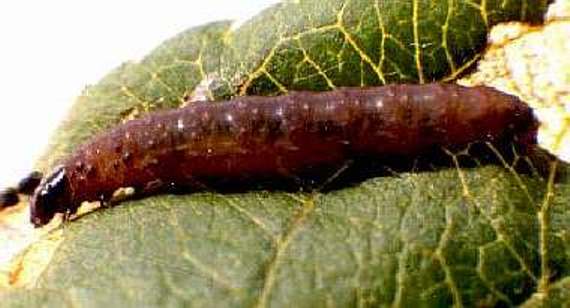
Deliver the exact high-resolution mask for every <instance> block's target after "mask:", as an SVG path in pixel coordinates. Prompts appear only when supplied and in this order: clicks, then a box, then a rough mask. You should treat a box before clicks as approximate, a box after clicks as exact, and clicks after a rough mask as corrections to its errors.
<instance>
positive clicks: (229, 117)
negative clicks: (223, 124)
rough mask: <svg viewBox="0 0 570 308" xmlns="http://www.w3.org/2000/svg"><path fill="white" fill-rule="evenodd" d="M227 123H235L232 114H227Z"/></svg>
mask: <svg viewBox="0 0 570 308" xmlns="http://www.w3.org/2000/svg"><path fill="white" fill-rule="evenodd" d="M226 121H228V122H233V121H234V117H233V116H232V114H231V113H226Z"/></svg>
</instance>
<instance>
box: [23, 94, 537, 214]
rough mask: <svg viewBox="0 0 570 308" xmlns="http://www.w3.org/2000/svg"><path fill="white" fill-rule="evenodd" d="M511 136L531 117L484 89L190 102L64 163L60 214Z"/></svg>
mask: <svg viewBox="0 0 570 308" xmlns="http://www.w3.org/2000/svg"><path fill="white" fill-rule="evenodd" d="M513 135H520V136H525V138H527V137H528V136H530V138H531V139H533V138H534V137H535V135H536V121H535V119H534V116H533V114H532V110H531V109H530V108H529V107H528V106H527V105H525V104H524V103H522V102H521V101H519V100H518V99H517V98H515V97H513V96H510V95H507V94H504V93H501V92H499V91H496V90H493V89H491V88H486V87H476V88H465V87H461V86H457V85H450V84H429V85H390V86H384V87H375V88H343V89H338V90H334V91H330V92H292V93H290V94H288V95H285V96H278V97H240V98H236V99H234V100H231V101H226V102H203V103H202V102H201V103H192V104H191V105H189V106H187V107H185V108H181V109H177V110H170V111H163V112H157V113H153V114H150V115H148V116H147V117H145V118H142V119H138V120H133V121H130V122H127V123H125V124H123V125H119V126H117V127H115V128H114V129H112V130H110V131H108V132H104V133H102V134H100V135H98V136H96V137H95V138H93V139H92V140H91V142H89V143H87V144H85V145H83V146H81V147H80V148H79V149H78V150H77V151H76V152H75V153H73V155H71V156H70V157H69V158H68V159H67V160H65V161H64V162H63V170H64V176H65V180H66V181H67V182H68V184H66V185H67V189H66V193H65V194H67V195H68V196H67V197H66V198H63V199H67V200H66V201H62V202H64V203H66V204H62V205H60V206H59V207H58V209H57V210H56V212H63V211H71V212H74V211H75V210H76V209H77V207H78V206H79V205H80V203H81V202H83V201H92V200H100V199H102V200H106V199H109V198H110V196H111V195H112V193H113V192H114V191H115V190H117V189H118V188H121V187H134V188H135V190H136V191H139V192H140V191H145V190H150V189H154V188H156V187H161V186H162V187H164V186H165V185H170V184H171V183H173V184H175V185H178V184H184V186H190V187H193V186H196V187H199V183H201V182H202V181H203V180H204V179H212V178H214V179H216V178H220V179H228V180H232V179H235V180H236V181H239V180H240V179H242V178H244V177H247V178H256V177H281V176H291V175H295V174H297V173H298V172H301V171H303V170H305V169H306V168H310V167H317V168H318V167H319V166H335V165H340V164H342V163H343V162H345V161H346V160H347V159H351V158H353V157H356V156H361V155H367V156H373V157H374V156H376V157H383V156H386V155H391V156H393V155H406V156H410V155H416V154H421V153H423V152H426V151H430V150H433V149H434V148H438V147H459V146H465V145H467V144H469V143H472V142H477V141H493V140H495V139H500V138H503V137H505V136H513ZM40 189H41V185H40V188H39V189H38V191H40ZM38 191H37V192H38ZM32 202H33V201H32ZM44 206H57V205H55V204H53V205H52V204H49V205H44ZM38 215H39V214H38ZM32 216H34V214H33V213H32ZM52 216H53V215H52ZM32 218H33V217H32Z"/></svg>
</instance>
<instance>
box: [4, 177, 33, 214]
mask: <svg viewBox="0 0 570 308" xmlns="http://www.w3.org/2000/svg"><path fill="white" fill-rule="evenodd" d="M42 177H43V174H42V173H41V172H38V171H33V172H31V173H30V174H29V175H28V176H26V177H25V178H23V179H22V180H20V182H19V183H18V185H17V186H16V187H8V188H6V189H3V190H1V191H0V209H1V208H5V207H10V206H14V205H16V204H18V203H19V202H20V197H19V196H18V195H19V194H23V195H31V194H33V193H34V190H35V189H36V187H38V185H39V184H40V182H41V180H42Z"/></svg>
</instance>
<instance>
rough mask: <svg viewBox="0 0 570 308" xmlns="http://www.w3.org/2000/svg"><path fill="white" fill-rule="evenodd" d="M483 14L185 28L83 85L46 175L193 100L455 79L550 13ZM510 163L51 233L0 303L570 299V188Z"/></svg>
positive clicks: (468, 10) (505, 8)
mask: <svg viewBox="0 0 570 308" xmlns="http://www.w3.org/2000/svg"><path fill="white" fill-rule="evenodd" d="M484 3H486V6H481V5H479V4H477V3H475V2H470V1H459V0H456V1H447V0H445V1H411V2H405V3H404V1H379V2H370V1H324V2H323V1H298V2H286V3H284V4H282V5H279V6H276V7H274V8H271V9H269V10H267V11H265V12H263V13H262V14H261V15H260V16H258V17H256V18H254V19H253V20H252V21H250V22H248V23H246V24H244V25H243V26H241V27H240V28H238V29H237V30H235V31H231V25H230V23H227V22H219V23H214V24H210V25H206V26H203V27H199V28H195V29H191V30H189V31H187V32H185V33H182V34H180V35H179V36H177V37H175V38H173V39H171V40H169V41H167V42H166V43H164V44H163V45H162V46H160V47H159V48H158V49H157V50H155V51H154V52H153V53H152V54H151V55H149V56H148V57H147V58H145V59H144V60H143V61H142V62H141V63H127V64H125V65H123V66H122V67H120V68H118V69H117V70H115V71H114V72H112V73H111V74H109V75H108V76H107V77H106V78H104V79H103V80H102V81H101V82H100V83H99V84H97V85H95V86H91V87H89V88H88V89H87V90H86V91H85V93H84V94H83V95H82V96H81V97H80V98H79V100H78V102H77V103H76V104H75V106H74V108H73V110H72V111H71V114H70V116H69V119H68V120H67V121H66V122H65V123H63V125H62V127H61V128H60V129H59V130H58V133H57V135H56V136H55V138H54V143H53V146H52V147H51V150H50V151H49V152H48V154H47V155H46V157H45V158H44V159H43V160H42V162H41V163H40V167H41V168H42V169H44V170H46V169H49V167H50V166H53V164H54V163H55V162H56V161H57V160H58V159H60V158H61V157H65V155H67V154H68V153H69V152H70V151H72V150H73V149H74V148H75V147H76V146H77V145H78V144H79V143H81V142H83V141H84V140H85V139H86V138H87V137H89V136H91V135H93V134H94V133H95V132H98V131H101V130H103V129H105V128H108V127H110V126H112V125H115V124H117V123H119V122H121V121H124V120H127V119H130V118H132V117H136V116H139V115H140V114H142V113H144V112H148V111H152V110H156V109H164V108H175V107H178V106H180V105H183V104H185V102H186V101H187V100H188V98H189V97H194V96H196V95H197V93H196V92H195V90H196V89H197V88H199V89H200V91H203V92H204V93H205V95H206V97H209V98H211V99H219V98H226V97H229V96H234V95H242V94H278V93H280V92H286V91H288V90H291V89H313V90H324V89H327V88H334V87H336V86H350V85H352V86H365V85H377V84H382V83H387V82H422V81H423V82H426V81H431V80H440V79H445V78H454V77H455V76H457V75H458V74H459V73H460V72H462V71H463V70H464V69H465V68H466V67H468V66H469V64H470V63H473V62H474V61H475V60H476V59H477V58H479V57H480V53H481V50H482V48H484V46H485V42H486V33H487V30H488V29H489V28H490V26H492V25H493V24H494V23H496V22H499V21H504V20H529V21H535V22H536V21H539V19H540V18H539V17H540V16H542V15H543V13H544V8H545V7H546V3H545V2H544V1H543V2H541V3H539V4H537V2H536V1H533V2H532V3H533V4H532V5H531V4H529V3H528V2H526V1H507V2H501V1H487V2H484ZM449 4H451V6H448V5H449ZM427 12H430V14H429V15H428V14H427ZM431 12H433V13H431ZM414 16H416V18H413V17H414ZM205 80H206V81H208V82H204V81H205ZM450 158H452V159H451V161H454V160H453V159H454V158H455V159H458V162H463V161H464V160H461V161H460V160H459V156H452V157H450ZM519 158H520V159H521V160H523V159H524V157H519ZM466 159H468V160H469V158H466ZM509 167H510V166H508V165H507V166H492V165H491V166H479V167H476V168H447V169H443V170H439V171H435V170H434V171H426V172H416V171H414V172H404V173H400V174H397V175H394V176H385V177H378V178H369V179H367V180H366V181H364V182H362V183H360V184H358V185H355V186H351V187H344V188H343V189H340V190H334V191H330V192H314V193H283V192H274V191H272V192H268V191H253V192H248V193H236V194H216V193H196V194H189V195H184V196H164V195H163V196H156V197H152V198H146V199H143V200H138V201H133V202H126V203H124V204H122V205H120V206H118V207H115V208H112V209H106V210H102V211H97V212H95V213H93V214H90V215H87V216H85V217H83V218H81V219H79V220H77V221H75V222H73V223H71V224H69V225H67V226H66V227H65V228H64V229H63V230H60V231H62V235H61V237H62V239H63V240H62V243H61V245H59V246H58V249H57V250H56V251H55V253H54V254H53V257H52V258H51V259H50V262H49V265H48V266H47V268H46V269H45V271H43V272H41V274H40V275H39V278H38V279H37V281H36V283H35V284H34V288H33V289H32V290H29V291H21V290H18V291H5V292H0V300H2V302H3V303H8V304H13V305H24V304H26V305H39V304H46V303H47V304H54V305H69V306H75V305H77V304H81V305H107V304H109V305H127V306H135V305H136V306H139V305H146V306H148V305H161V306H162V305H189V304H192V305H196V306H205V305H209V304H210V303H212V301H215V302H216V304H217V305H219V306H227V305H236V304H239V305H248V306H269V305H271V306H286V305H288V306H290V305H295V306H316V305H318V306H324V305H332V304H334V305H338V306H347V305H351V306H352V305H363V306H372V305H374V306H378V305H383V306H387V305H396V306H412V305H422V306H442V305H451V304H459V303H461V304H463V305H465V306H474V305H488V306H493V305H516V304H521V303H523V302H525V301H527V300H529V298H531V297H532V295H533V293H535V292H537V291H538V290H542V289H541V288H543V287H545V286H546V285H548V284H550V283H551V282H553V283H554V284H553V290H559V289H561V290H562V291H560V292H558V293H556V294H557V295H556V296H559V297H560V296H562V298H563V294H564V285H563V282H561V281H563V279H565V277H567V276H568V273H569V271H570V266H569V265H568V264H569V263H570V262H568V261H569V257H570V245H569V244H570V241H569V238H568V224H567V221H568V219H569V218H570V217H568V215H570V214H569V213H570V211H569V205H568V204H570V202H569V201H570V200H568V199H570V197H569V196H570V185H569V182H568V179H567V178H560V179H558V181H554V179H553V178H542V177H539V176H536V175H534V176H533V175H532V173H531V174H519V173H517V172H515V171H514V169H512V168H509ZM549 167H551V166H547V170H548V168H549ZM558 168H559V169H566V168H567V166H563V165H558ZM547 173H548V172H547ZM545 209H548V211H545ZM539 213H542V214H541V215H539ZM45 240H46V241H49V240H51V239H45ZM25 257H26V256H24V258H25ZM545 269H547V270H548V271H544V270H545ZM16 278H17V277H16ZM559 294H562V295H559ZM23 298H25V302H24V301H22V299H23ZM556 298H558V297H556ZM556 298H555V297H553V301H555V300H557V299H556ZM62 299H63V300H62Z"/></svg>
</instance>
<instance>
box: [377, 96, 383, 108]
mask: <svg viewBox="0 0 570 308" xmlns="http://www.w3.org/2000/svg"><path fill="white" fill-rule="evenodd" d="M382 107H384V101H383V100H382V99H381V98H379V99H378V100H377V101H376V108H378V109H381V108H382Z"/></svg>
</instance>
